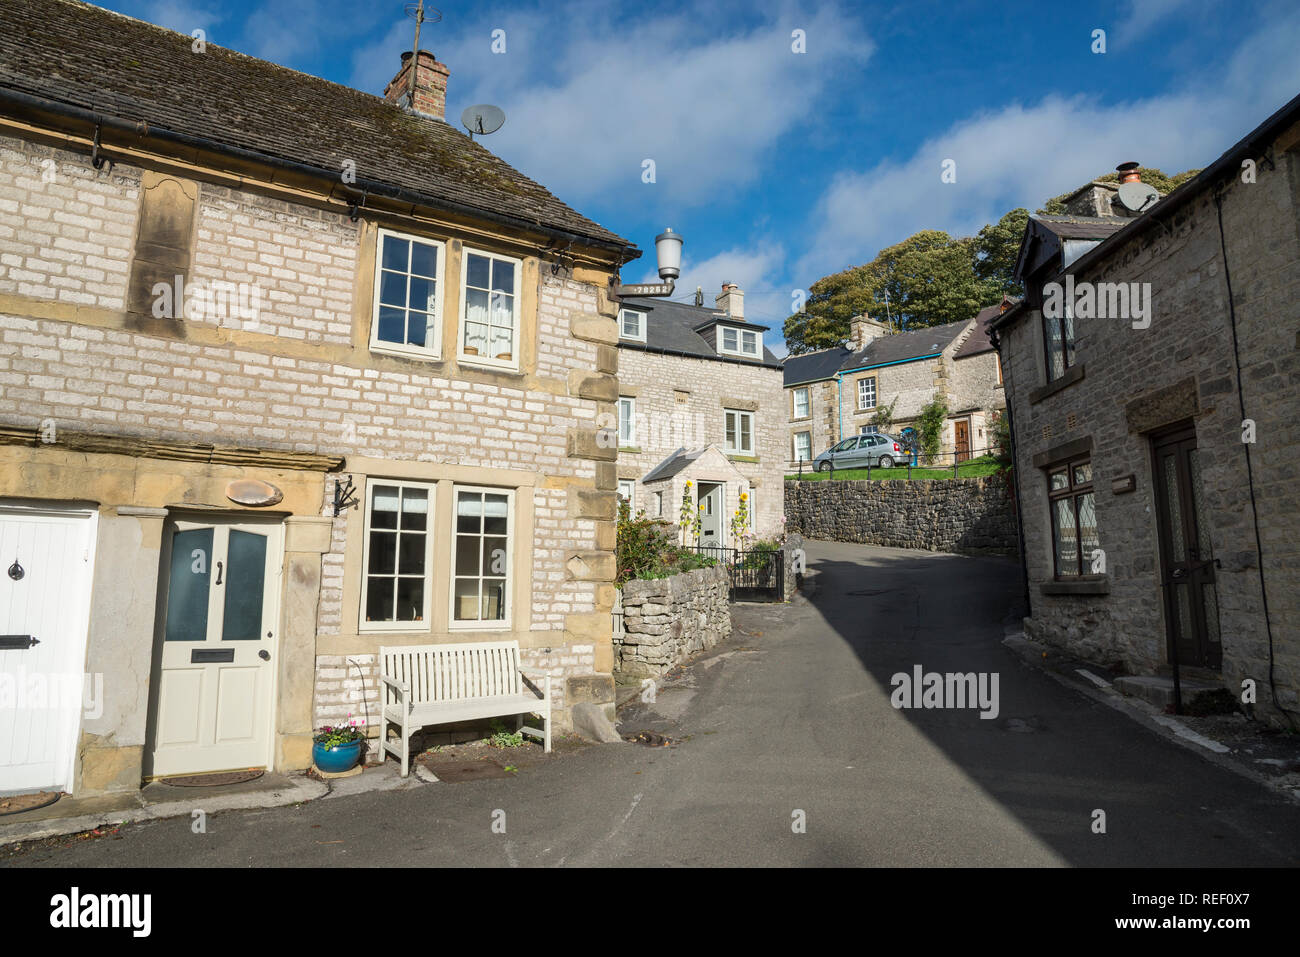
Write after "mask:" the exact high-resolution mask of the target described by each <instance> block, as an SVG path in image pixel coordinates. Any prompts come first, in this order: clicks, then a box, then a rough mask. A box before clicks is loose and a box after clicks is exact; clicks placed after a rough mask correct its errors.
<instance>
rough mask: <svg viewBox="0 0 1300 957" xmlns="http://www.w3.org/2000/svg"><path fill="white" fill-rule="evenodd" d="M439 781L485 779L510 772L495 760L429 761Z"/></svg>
mask: <svg viewBox="0 0 1300 957" xmlns="http://www.w3.org/2000/svg"><path fill="white" fill-rule="evenodd" d="M425 767H426V768H428V769H429V770H430V771H432V772H433V776H434V777H436V778H437V779H438V780H439V781H444V782H446V783H448V784H455V783H457V782H460V781H483V780H487V779H488V778H508V777H510V772H509V771H507V770H506V769H505V768H504V767H503V766H501V765H500V764H497V763H496V762H495V761H462V762H459V763H456V764H451V763H448V764H433V763H427V764H425Z"/></svg>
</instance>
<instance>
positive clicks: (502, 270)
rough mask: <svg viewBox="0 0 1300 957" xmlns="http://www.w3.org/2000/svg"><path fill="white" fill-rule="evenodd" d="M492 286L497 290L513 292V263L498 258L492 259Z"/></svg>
mask: <svg viewBox="0 0 1300 957" xmlns="http://www.w3.org/2000/svg"><path fill="white" fill-rule="evenodd" d="M492 288H493V289H494V290H497V291H499V292H504V293H509V294H513V293H514V291H515V264H514V263H508V262H503V261H501V260H500V259H494V260H493V261H492Z"/></svg>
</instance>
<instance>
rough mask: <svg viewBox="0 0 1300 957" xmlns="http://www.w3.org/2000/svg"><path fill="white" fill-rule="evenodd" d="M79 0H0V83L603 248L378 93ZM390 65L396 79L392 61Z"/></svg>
mask: <svg viewBox="0 0 1300 957" xmlns="http://www.w3.org/2000/svg"><path fill="white" fill-rule="evenodd" d="M192 43H193V40H192V38H191V37H188V36H183V35H181V34H179V33H173V32H172V31H170V30H165V29H163V28H161V27H157V26H153V25H152V24H148V23H144V22H142V21H140V20H135V19H132V18H130V17H126V16H122V15H121V14H117V13H112V12H110V11H108V10H103V9H100V8H99V7H95V6H91V5H89V4H85V3H80V2H75V0H0V88H9V89H11V90H15V91H18V92H20V93H26V94H29V95H32V96H37V97H40V98H42V99H44V100H50V101H55V102H57V103H61V104H65V105H69V106H75V107H80V108H82V109H86V110H91V111H94V112H97V113H101V114H106V115H109V116H115V117H118V118H120V119H124V120H128V121H130V122H133V123H134V122H141V123H147V124H149V125H150V126H153V127H161V128H163V129H167V130H170V131H172V132H176V133H182V134H185V135H188V136H193V137H201V138H204V139H207V140H211V141H215V142H217V143H220V144H222V145H223V146H226V147H235V148H238V149H243V150H248V151H251V152H254V153H257V154H260V155H263V156H266V157H270V158H273V159H280V160H288V161H292V162H296V163H301V164H305V165H307V166H311V167H314V168H319V169H322V170H329V171H336V170H339V169H340V168H341V165H342V163H343V162H344V161H345V160H352V161H353V162H355V163H356V169H357V176H358V179H359V180H371V181H374V182H377V183H383V184H386V185H391V186H393V187H397V188H399V189H402V190H406V191H408V192H411V193H415V194H418V195H419V196H421V197H427V198H428V199H429V200H430V201H431V202H432V203H433V204H434V205H436V204H437V203H438V202H446V203H450V204H455V205H456V206H461V207H469V208H471V209H475V210H482V211H484V212H486V213H489V214H496V215H498V216H504V217H506V218H508V219H509V220H511V221H515V222H519V223H520V224H521V225H533V226H538V227H550V228H553V229H557V230H563V231H565V232H569V233H574V234H577V235H580V236H583V237H586V238H590V239H592V240H595V241H597V242H599V243H604V244H609V245H615V246H625V247H627V246H630V245H631V244H630V243H628V242H627V240H625V239H623V238H621V237H620V236H618V235H616V234H615V233H613V232H611V231H610V230H608V229H606V228H604V227H603V226H600V225H599V224H597V223H595V222H592V221H591V220H590V219H587V218H586V217H585V216H582V215H581V214H579V213H577V212H576V211H574V210H573V209H571V208H570V207H568V206H566V205H565V204H564V203H562V202H560V200H558V199H557V198H556V197H555V196H554V195H552V194H551V193H550V191H548V190H547V189H545V188H544V187H543V186H541V185H539V184H537V183H535V182H533V181H532V180H531V179H528V178H527V177H526V176H524V175H522V174H521V173H519V172H518V171H517V170H515V169H513V168H512V167H511V166H509V165H508V164H507V163H505V162H504V161H503V160H501V159H499V158H498V157H496V156H494V155H493V154H492V153H490V152H488V151H487V150H486V149H484V148H483V147H482V146H481V145H480V144H478V143H477V142H475V141H473V140H471V139H470V138H469V137H468V136H466V135H465V134H464V133H461V132H460V131H458V130H457V129H455V128H454V127H452V126H451V125H449V124H447V123H445V122H442V121H441V120H436V119H431V118H428V117H424V116H421V115H418V114H415V113H410V112H407V111H405V110H403V109H402V108H400V107H398V106H396V105H394V104H392V103H389V102H387V101H386V100H384V99H383V98H382V97H378V96H373V95H371V94H369V93H363V92H360V91H359V90H354V89H351V88H350V87H346V86H341V85H339V84H337V83H330V82H329V81H327V80H323V79H320V78H319V77H315V76H310V75H308V74H305V73H299V72H296V71H294V70H290V69H287V68H285V67H282V66H278V65H276V64H274V63H268V62H267V61H265V60H258V59H256V58H254V57H249V56H245V55H243V54H241V53H236V52H235V51H233V50H227V49H224V48H222V47H219V46H215V45H213V44H211V43H209V44H208V45H207V50H206V52H205V53H203V54H195V53H193V52H192V50H191V44H192ZM397 65H398V64H396V63H394V64H393V67H394V73H395V72H396V68H397Z"/></svg>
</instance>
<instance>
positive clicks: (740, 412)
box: [722, 409, 755, 455]
mask: <svg viewBox="0 0 1300 957" xmlns="http://www.w3.org/2000/svg"><path fill="white" fill-rule="evenodd" d="M729 415H734V416H736V428H735V433H736V439H737V440H739V439H740V437H741V436H742V435H744V434H745V430H744V429H742V428H741V427H740V422H741V418H742V417H746V418H748V419H749V448H747V449H746V448H742V447H740V446H738V445H737V446H732V445H731V444H730V443H728V442H727V416H729ZM754 420H755V416H754V413H753V412H749V411H747V410H745V409H723V410H722V444H723V447H724V448H725V449H726V451H727V454H728V455H753V454H754V425H755V421H754Z"/></svg>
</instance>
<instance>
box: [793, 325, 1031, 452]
mask: <svg viewBox="0 0 1300 957" xmlns="http://www.w3.org/2000/svg"><path fill="white" fill-rule="evenodd" d="M1008 305H1009V302H1004V303H1003V304H1001V305H995V306H989V307H987V308H986V309H983V310H981V311H980V312H979V313H978V314H977V315H976V316H975V317H974V318H972V319H967V320H965V321H962V322H950V323H947V324H945V325H941V326H927V327H924V328H921V329H916V330H913V331H910V332H902V333H895V332H893V330H892V329H891V327H890V326H889V325H887V324H886V323H883V322H880V321H879V320H875V319H871V318H869V317H867V316H854V317H853V319H852V320H851V321H850V335H849V341H848V343H847V344H846V345H843V346H839V347H837V348H834V349H822V350H819V351H817V352H810V353H806V354H804V355H798V356H789V357H787V358H786V359H785V361H784V363H783V366H782V369H783V375H784V388H785V391H786V414H787V416H788V422H787V426H786V431H787V437H788V451H787V453H786V454H787V455H788V456H789V458H790V461H791V462H793V463H796V464H797V463H799V462H801V461H802V462H807V461H811V460H812V459H814V458H816V457H817V456H818V455H819V454H820V453H822V452H824V451H826V450H827V449H829V448H830V447H831V446H832V445H835V444H836V443H838V442H841V441H843V440H845V439H848V438H851V437H853V436H857V435H865V434H867V433H871V432H876V431H888V432H891V433H893V434H894V435H902V434H904V433H906V432H909V431H911V430H913V429H915V427H916V423H917V419H918V417H919V415H920V413H921V410H922V408H923V407H924V406H925V405H927V404H928V403H929V402H931V401H932V400H934V399H935V398H942V399H943V400H944V402H945V403H946V404H947V407H948V415H947V418H946V421H945V423H944V428H943V433H942V435H941V437H940V458H941V461H944V462H945V464H949V463H951V462H952V457H953V455H956V456H957V458H958V460H959V461H964V460H965V459H967V458H970V457H972V456H977V455H982V454H983V451H984V450H985V449H986V448H988V447H989V445H990V429H991V427H992V424H993V422H994V420H995V419H996V417H997V415H998V414H999V413H1000V411H1001V410H1002V409H1003V408H1005V403H1004V401H1003V398H1002V385H1001V381H1000V371H999V366H998V358H997V353H996V352H995V350H994V349H993V346H992V344H991V343H990V341H989V338H988V324H989V321H990V320H991V319H992V317H993V316H995V315H997V314H998V313H999V312H1000V311H1001V310H1002V309H1004V308H1006V307H1007V306H1008ZM882 413H886V414H888V415H890V416H891V417H892V422H891V423H890V424H889V425H888V427H887V428H881V423H882V421H883V415H882Z"/></svg>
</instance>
